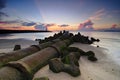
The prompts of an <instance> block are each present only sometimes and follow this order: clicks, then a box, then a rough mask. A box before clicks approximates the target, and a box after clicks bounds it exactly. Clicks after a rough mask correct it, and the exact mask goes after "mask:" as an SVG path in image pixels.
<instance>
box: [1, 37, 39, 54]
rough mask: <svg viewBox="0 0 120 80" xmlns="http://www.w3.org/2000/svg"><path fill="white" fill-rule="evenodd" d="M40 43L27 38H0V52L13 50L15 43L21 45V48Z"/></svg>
mask: <svg viewBox="0 0 120 80" xmlns="http://www.w3.org/2000/svg"><path fill="white" fill-rule="evenodd" d="M35 44H38V42H37V41H33V40H26V39H0V53H2V52H9V51H13V49H14V46H15V45H21V48H26V47H29V46H30V45H35Z"/></svg>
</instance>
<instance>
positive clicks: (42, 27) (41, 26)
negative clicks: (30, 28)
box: [34, 24, 47, 30]
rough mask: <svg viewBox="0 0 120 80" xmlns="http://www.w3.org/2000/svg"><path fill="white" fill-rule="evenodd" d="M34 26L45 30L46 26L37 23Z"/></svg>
mask: <svg viewBox="0 0 120 80" xmlns="http://www.w3.org/2000/svg"><path fill="white" fill-rule="evenodd" d="M34 27H35V29H37V30H46V29H47V27H46V26H45V24H39V25H36V26H34Z"/></svg>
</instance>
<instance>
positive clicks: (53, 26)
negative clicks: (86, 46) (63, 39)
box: [47, 24, 77, 31]
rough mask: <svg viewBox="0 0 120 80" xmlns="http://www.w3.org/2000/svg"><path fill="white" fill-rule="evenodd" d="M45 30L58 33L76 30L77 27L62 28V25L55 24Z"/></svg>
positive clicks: (67, 26)
mask: <svg viewBox="0 0 120 80" xmlns="http://www.w3.org/2000/svg"><path fill="white" fill-rule="evenodd" d="M47 29H48V30H50V31H60V30H77V27H75V26H70V25H66V26H65V27H63V25H57V24H52V25H50V24H49V26H47Z"/></svg>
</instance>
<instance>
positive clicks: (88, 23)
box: [78, 20, 94, 30]
mask: <svg viewBox="0 0 120 80" xmlns="http://www.w3.org/2000/svg"><path fill="white" fill-rule="evenodd" d="M93 24H94V23H93V22H92V21H91V20H87V21H85V22H83V23H80V25H79V26H78V29H79V30H94V28H93Z"/></svg>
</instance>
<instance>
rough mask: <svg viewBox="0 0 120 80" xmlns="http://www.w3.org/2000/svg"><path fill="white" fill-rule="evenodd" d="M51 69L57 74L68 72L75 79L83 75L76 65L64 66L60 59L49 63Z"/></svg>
mask: <svg viewBox="0 0 120 80" xmlns="http://www.w3.org/2000/svg"><path fill="white" fill-rule="evenodd" d="M49 69H50V70H52V71H53V72H55V73H59V72H66V73H68V74H70V75H71V76H74V77H77V76H79V75H80V74H81V73H80V69H79V67H78V66H76V65H74V64H63V62H61V61H60V59H58V58H54V59H52V60H50V61H49Z"/></svg>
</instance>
